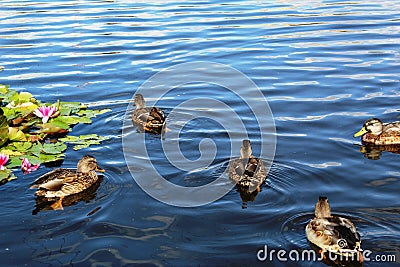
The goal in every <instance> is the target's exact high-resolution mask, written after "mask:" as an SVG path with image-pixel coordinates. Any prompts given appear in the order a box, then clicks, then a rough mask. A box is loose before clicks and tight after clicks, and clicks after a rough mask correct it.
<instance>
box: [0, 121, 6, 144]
mask: <svg viewBox="0 0 400 267" xmlns="http://www.w3.org/2000/svg"><path fill="white" fill-rule="evenodd" d="M7 140H8V122H7V118H6V117H5V116H4V115H0V147H1V146H2V145H3V144H4V143H5V142H7Z"/></svg>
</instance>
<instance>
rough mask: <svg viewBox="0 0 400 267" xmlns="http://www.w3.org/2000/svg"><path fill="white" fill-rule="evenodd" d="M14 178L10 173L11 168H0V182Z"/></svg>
mask: <svg viewBox="0 0 400 267" xmlns="http://www.w3.org/2000/svg"><path fill="white" fill-rule="evenodd" d="M14 179H16V178H15V176H14V174H12V173H11V170H9V169H5V170H0V184H4V183H6V182H8V181H11V180H14Z"/></svg>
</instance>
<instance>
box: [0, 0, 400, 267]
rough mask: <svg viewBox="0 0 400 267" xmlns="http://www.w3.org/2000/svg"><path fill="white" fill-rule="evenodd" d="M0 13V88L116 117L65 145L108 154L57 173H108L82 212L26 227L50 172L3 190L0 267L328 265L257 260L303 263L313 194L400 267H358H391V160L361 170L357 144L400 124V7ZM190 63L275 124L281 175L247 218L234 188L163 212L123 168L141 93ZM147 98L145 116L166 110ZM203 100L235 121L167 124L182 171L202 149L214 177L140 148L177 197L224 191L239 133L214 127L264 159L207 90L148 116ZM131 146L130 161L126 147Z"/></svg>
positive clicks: (398, 251) (142, 7) (96, 5)
mask: <svg viewBox="0 0 400 267" xmlns="http://www.w3.org/2000/svg"><path fill="white" fill-rule="evenodd" d="M1 6H2V7H1V9H0V51H1V52H0V65H1V66H3V67H4V70H3V71H2V72H1V73H0V83H1V84H9V85H10V88H12V89H17V90H25V91H29V92H31V93H32V94H33V95H34V96H35V97H36V98H38V99H40V100H41V101H43V102H45V101H48V102H55V101H56V100H57V99H62V100H63V101H79V102H83V103H87V104H88V105H89V106H90V107H92V108H110V109H112V111H111V112H109V113H105V114H103V115H101V116H98V117H97V118H95V119H94V121H93V123H92V124H91V125H78V126H76V127H75V128H74V129H73V134H74V135H79V134H87V133H94V132H95V133H97V134H99V135H104V136H108V137H110V139H109V140H108V141H105V142H103V143H102V144H101V145H99V146H92V147H90V148H88V149H85V150H80V151H74V150H73V149H72V147H70V148H69V149H68V151H67V152H66V156H65V160H64V162H63V167H68V168H74V167H75V166H76V162H77V161H78V160H79V159H80V158H81V156H82V155H84V154H91V155H93V156H95V157H96V158H97V160H98V162H99V164H100V165H101V167H103V168H104V169H106V173H105V174H104V179H103V181H102V183H101V185H100V187H99V188H98V190H97V192H96V194H94V195H93V197H92V198H91V199H89V200H87V201H80V202H78V203H76V204H75V205H72V206H68V207H65V209H64V210H63V211H45V210H43V211H40V212H38V213H37V214H35V215H33V214H32V211H33V210H34V209H35V199H34V191H33V190H31V189H29V184H30V183H31V182H32V181H33V180H34V179H35V178H36V177H38V176H39V175H41V174H44V173H46V172H48V171H50V170H51V169H52V168H50V167H45V166H41V168H40V169H39V170H38V171H36V172H33V173H31V174H29V175H23V174H22V173H21V172H20V171H16V175H17V176H18V179H17V180H15V181H11V182H9V183H7V184H5V185H3V186H1V187H0V202H1V211H0V218H1V223H2V226H3V228H2V231H1V232H0V237H1V238H0V262H1V263H2V265H3V266H23V265H28V266H53V265H54V266H58V265H72V266H89V265H92V266H108V265H109V266H120V265H125V266H129V265H134V264H135V265H143V266H325V264H324V263H322V262H319V261H288V262H281V261H279V260H277V259H274V260H273V261H269V260H267V261H259V260H258V259H257V252H258V251H259V250H260V249H262V248H263V247H264V246H265V245H267V246H268V248H271V249H285V250H287V251H289V250H296V251H303V250H308V249H310V245H309V244H308V242H307V240H306V237H305V233H304V227H305V225H306V224H307V222H308V220H310V219H311V218H313V209H314V205H315V202H316V200H317V198H318V196H319V195H326V196H328V197H329V200H330V203H331V206H332V209H333V212H334V213H336V214H340V215H343V216H346V217H349V218H351V219H352V220H353V221H354V222H355V224H356V226H357V229H358V230H359V232H360V234H361V237H362V240H363V241H362V247H363V249H364V250H370V251H372V252H373V254H372V256H371V258H372V260H375V258H374V256H376V255H396V258H397V259H396V260H397V264H396V263H395V262H386V263H384V264H383V263H381V262H377V261H371V262H364V266H397V265H398V263H399V261H400V241H399V240H400V239H399V237H400V227H399V221H400V215H399V212H400V199H399V197H398V196H399V194H398V190H399V186H400V182H399V180H400V178H399V177H400V169H399V162H400V155H398V154H396V153H390V152H387V151H383V152H379V151H378V152H376V153H375V154H374V156H373V157H371V155H364V154H363V153H361V152H360V150H362V148H361V143H360V140H359V139H355V138H353V133H355V132H356V131H358V130H359V129H360V128H361V126H362V124H363V122H364V121H365V120H366V119H368V118H370V117H379V118H381V119H382V120H383V121H396V120H399V117H400V114H399V102H400V92H399V77H400V71H399V70H400V50H399V45H398V44H399V43H400V20H399V18H400V2H398V1H387V0H383V1H378V0H372V1H332V0H329V1H323V0H310V1H295V0H275V1H272V0H269V1H230V2H224V1H219V0H216V1H172V0H166V1H157V0H152V1H142V0H139V1H97V0H94V1H71V0H67V1H15V0H14V1H10V0H5V1H2V4H1ZM196 61H211V62H216V63H221V64H226V65H228V66H230V67H232V68H234V69H237V70H238V71H240V72H242V73H243V74H244V75H246V76H247V77H249V78H250V79H251V80H252V81H253V82H254V83H255V84H256V85H257V86H258V88H259V90H261V92H262V94H263V95H264V97H265V98H266V99H267V100H268V103H269V106H270V108H271V110H272V113H273V116H274V122H275V126H276V134H274V136H276V139H277V143H276V153H275V157H274V162H273V164H272V166H271V169H270V172H269V175H268V178H267V180H266V182H265V184H264V185H263V186H262V191H261V192H260V193H258V195H257V196H256V198H255V199H254V201H252V202H248V203H247V208H245V209H243V208H242V207H243V203H242V200H241V198H240V195H239V193H238V192H237V191H236V190H235V189H232V190H231V191H229V192H228V193H227V194H226V195H225V196H224V197H222V198H221V199H219V200H217V201H215V202H212V203H209V204H207V205H204V206H199V207H193V208H181V207H175V206H170V205H167V204H165V203H162V202H160V201H158V200H155V199H154V198H152V197H150V196H149V195H147V194H146V193H145V192H144V191H143V190H142V189H141V188H140V187H139V186H138V185H137V183H136V182H135V181H134V179H133V178H132V175H131V173H130V172H129V170H128V167H127V164H126V161H125V155H124V153H123V149H122V142H121V140H122V136H123V134H126V133H127V131H128V132H129V134H131V135H133V137H134V136H135V135H137V136H138V137H137V138H138V139H140V138H139V135H141V133H138V132H136V130H135V129H133V127H132V129H129V128H128V129H124V131H123V130H122V128H123V124H124V121H125V120H126V117H125V113H126V109H127V108H128V106H129V100H130V99H131V98H132V96H133V95H134V94H135V92H136V90H138V88H139V87H140V86H141V85H142V84H143V83H144V82H145V81H146V80H147V79H149V78H150V77H151V76H152V75H154V74H156V73H157V72H159V71H160V70H163V69H165V68H168V67H172V66H175V65H176V64H179V63H188V62H196ZM192 71H193V70H190V69H188V70H187V73H186V75H191V74H192ZM218 78H219V77H218V76H216V82H218ZM167 84H168V81H167V80H166V81H165V86H166V85H167ZM161 86H163V83H162V84H161ZM246 90H249V89H248V88H243V92H246ZM146 94H147V95H146ZM146 94H145V97H146V98H147V99H148V101H149V103H150V104H154V102H155V101H156V100H157V99H156V98H155V97H159V96H153V95H152V92H151V90H148V92H146ZM199 97H210V98H214V99H218V100H220V101H223V102H225V103H226V104H227V105H228V106H229V107H230V108H231V110H218V112H214V113H213V112H211V113H209V114H211V115H207V116H210V117H211V118H196V116H199V114H205V113H202V112H204V111H202V110H201V107H196V108H193V109H190V108H185V109H181V110H179V112H178V113H177V114H181V115H182V116H181V117H178V118H177V117H175V118H174V117H172V118H168V125H169V127H170V128H171V130H172V131H173V130H176V129H181V132H180V137H179V143H180V146H181V150H182V153H183V155H184V156H185V157H187V158H188V159H190V160H195V159H196V158H199V157H200V156H201V151H200V150H199V144H200V143H201V141H202V140H204V139H207V140H209V139H211V140H213V142H214V144H215V147H216V148H217V152H216V154H215V159H214V160H213V161H212V163H211V164H210V166H209V167H207V168H202V169H193V170H192V171H180V170H179V169H177V168H176V167H174V166H173V165H172V164H169V163H168V162H166V158H165V157H164V156H163V151H162V150H160V147H159V145H161V140H160V138H159V137H156V136H151V135H148V136H146V142H148V143H147V147H148V148H149V150H150V156H151V157H152V158H151V160H152V162H153V163H154V165H155V166H157V170H158V171H159V173H160V174H161V175H163V176H165V177H166V178H167V179H169V180H170V181H171V182H173V183H176V184H178V185H182V186H199V185H204V184H207V183H209V182H211V181H213V180H214V179H215V178H217V177H219V176H220V175H221V174H222V173H223V172H224V170H225V168H226V167H227V165H228V162H229V159H230V156H231V152H232V151H231V147H232V146H231V144H232V142H238V141H239V142H240V140H241V134H242V132H240V130H239V128H235V127H236V126H237V125H232V129H230V130H229V129H228V130H226V129H224V128H223V127H222V126H221V124H220V123H218V122H216V118H222V119H225V120H227V121H229V120H230V118H232V117H233V116H234V114H233V113H235V114H239V116H240V118H242V120H243V122H244V124H245V126H246V129H247V134H248V135H249V137H250V139H251V140H252V144H253V149H254V151H255V153H256V154H259V153H260V151H261V146H266V147H268V146H270V149H273V146H272V144H262V143H261V141H260V136H261V134H260V131H259V128H258V126H257V124H255V123H254V121H255V118H254V115H252V114H251V107H249V106H247V105H246V103H244V102H243V100H241V99H240V98H239V97H238V96H237V95H234V94H232V93H230V92H228V91H227V90H224V89H223V88H221V87H220V86H217V85H215V84H208V85H207V84H202V83H197V84H196V83H195V84H193V86H182V87H179V88H175V89H174V90H172V91H170V92H169V94H168V95H166V96H165V97H164V98H162V99H161V100H159V101H158V102H157V105H158V106H160V107H162V108H163V109H164V110H165V111H166V113H167V114H168V113H169V112H171V111H172V110H173V109H174V108H175V107H176V106H177V105H179V104H180V103H182V102H183V101H186V100H190V99H195V98H199ZM250 100H252V101H255V102H257V101H256V100H258V99H250ZM259 101H263V100H262V99H259ZM213 116H216V117H213ZM266 116H267V112H266ZM183 118H185V119H187V121H188V122H187V123H185V121H184V120H183ZM192 118H193V119H192ZM181 126H183V127H182V128H181ZM167 134H168V133H167ZM229 134H231V136H230V135H229ZM166 138H167V139H166V140H167V141H168V135H167V136H166ZM124 145H125V146H127V149H128V150H125V151H129V149H132V151H133V152H132V153H133V154H132V156H133V157H135V154H134V147H133V146H134V144H132V147H130V144H124ZM233 154H234V156H238V155H239V151H233ZM371 158H373V159H371ZM139 160H140V159H138V161H139ZM266 160H268V159H266ZM146 167H147V166H140V165H138V166H137V168H138V169H139V170H140V169H141V168H143V169H145V168H146ZM149 179H151V177H149ZM382 264H383V265H382Z"/></svg>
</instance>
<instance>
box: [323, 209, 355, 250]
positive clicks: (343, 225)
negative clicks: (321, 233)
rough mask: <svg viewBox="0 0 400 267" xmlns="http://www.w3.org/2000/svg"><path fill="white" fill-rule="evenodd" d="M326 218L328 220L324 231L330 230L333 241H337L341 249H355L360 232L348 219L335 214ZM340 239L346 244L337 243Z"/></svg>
mask: <svg viewBox="0 0 400 267" xmlns="http://www.w3.org/2000/svg"><path fill="white" fill-rule="evenodd" d="M326 219H327V220H328V222H329V223H328V224H327V225H326V231H329V232H330V235H331V236H332V242H333V243H337V244H338V245H340V246H341V248H343V249H355V248H356V243H360V242H361V238H360V234H359V233H358V232H357V229H356V227H355V226H354V224H353V223H352V222H351V221H350V220H349V219H346V218H342V217H336V216H333V217H330V218H326ZM340 240H346V244H344V243H342V244H339V243H338V242H339V241H340Z"/></svg>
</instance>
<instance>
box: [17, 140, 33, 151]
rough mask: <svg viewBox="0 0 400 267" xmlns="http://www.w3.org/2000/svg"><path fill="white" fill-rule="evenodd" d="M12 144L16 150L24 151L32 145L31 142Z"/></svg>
mask: <svg viewBox="0 0 400 267" xmlns="http://www.w3.org/2000/svg"><path fill="white" fill-rule="evenodd" d="M13 146H14V147H15V149H16V150H17V151H21V152H26V151H28V150H29V149H30V148H31V147H32V143H31V142H14V143H13Z"/></svg>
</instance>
